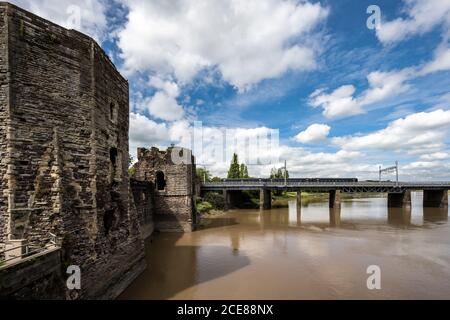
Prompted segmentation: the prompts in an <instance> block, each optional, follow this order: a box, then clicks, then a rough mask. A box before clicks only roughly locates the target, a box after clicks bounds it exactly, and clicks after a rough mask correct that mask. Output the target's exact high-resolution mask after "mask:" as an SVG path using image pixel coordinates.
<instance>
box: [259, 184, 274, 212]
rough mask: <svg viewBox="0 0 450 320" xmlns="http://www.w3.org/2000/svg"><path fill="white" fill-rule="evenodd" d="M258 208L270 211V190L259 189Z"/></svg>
mask: <svg viewBox="0 0 450 320" xmlns="http://www.w3.org/2000/svg"><path fill="white" fill-rule="evenodd" d="M259 208H260V209H261V210H270V209H272V191H270V189H260V192H259Z"/></svg>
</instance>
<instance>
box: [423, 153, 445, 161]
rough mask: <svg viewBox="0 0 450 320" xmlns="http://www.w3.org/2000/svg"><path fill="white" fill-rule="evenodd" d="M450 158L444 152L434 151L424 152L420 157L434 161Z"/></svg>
mask: <svg viewBox="0 0 450 320" xmlns="http://www.w3.org/2000/svg"><path fill="white" fill-rule="evenodd" d="M449 158H450V154H448V153H446V152H436V153H431V154H424V155H422V156H421V157H420V160H423V161H436V160H446V159H449Z"/></svg>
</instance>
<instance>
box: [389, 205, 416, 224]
mask: <svg viewBox="0 0 450 320" xmlns="http://www.w3.org/2000/svg"><path fill="white" fill-rule="evenodd" d="M388 223H389V224H391V225H393V226H399V227H400V226H406V227H407V226H410V225H411V208H409V207H408V208H388Z"/></svg>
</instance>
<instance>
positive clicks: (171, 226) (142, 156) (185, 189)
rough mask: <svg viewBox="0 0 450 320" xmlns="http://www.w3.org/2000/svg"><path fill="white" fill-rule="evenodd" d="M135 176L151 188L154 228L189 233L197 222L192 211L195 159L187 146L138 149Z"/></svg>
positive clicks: (194, 212) (193, 209)
mask: <svg viewBox="0 0 450 320" xmlns="http://www.w3.org/2000/svg"><path fill="white" fill-rule="evenodd" d="M134 168H135V171H136V173H135V179H136V180H137V181H141V182H149V183H151V184H152V185H153V186H154V187H153V189H154V192H153V193H154V213H153V221H154V225H155V230H158V231H161V232H191V231H193V230H194V228H195V225H196V223H197V216H196V210H195V201H194V193H195V179H194V177H195V170H196V169H195V159H194V157H193V156H192V153H191V151H189V150H187V149H181V148H176V147H174V146H172V147H170V148H168V150H167V151H160V150H159V149H157V148H151V149H150V150H148V149H142V148H140V149H138V162H137V163H136V164H135V166H134Z"/></svg>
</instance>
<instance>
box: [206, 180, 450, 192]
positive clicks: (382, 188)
mask: <svg viewBox="0 0 450 320" xmlns="http://www.w3.org/2000/svg"><path fill="white" fill-rule="evenodd" d="M201 189H202V191H220V190H229V191H234V190H235V191H238V190H260V189H270V190H288V191H299V190H301V191H305V192H328V191H331V190H341V191H342V192H349V193H360V192H361V193H364V192H380V193H401V192H404V191H406V190H450V181H443V182H399V183H398V184H397V183H396V182H390V181H382V182H372V181H358V182H356V181H355V182H349V181H334V182H333V181H327V182H322V181H298V179H297V180H295V179H293V180H288V181H287V183H285V182H284V181H283V182H280V181H274V180H270V179H261V180H248V181H247V180H233V181H221V182H207V183H203V184H202V185H201Z"/></svg>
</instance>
